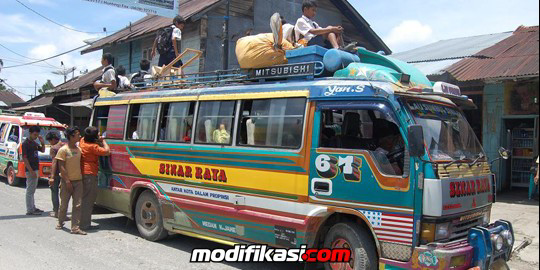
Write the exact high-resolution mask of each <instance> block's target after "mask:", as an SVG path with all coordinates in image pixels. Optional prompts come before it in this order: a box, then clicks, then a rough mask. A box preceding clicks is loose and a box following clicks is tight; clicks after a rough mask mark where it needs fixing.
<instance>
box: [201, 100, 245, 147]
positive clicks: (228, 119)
mask: <svg viewBox="0 0 540 270" xmlns="http://www.w3.org/2000/svg"><path fill="white" fill-rule="evenodd" d="M235 104H236V103H235V101H210V102H201V103H200V105H199V113H198V117H197V130H196V137H195V142H196V143H204V144H222V145H230V144H231V138H232V127H233V125H234V111H235V110H234V107H235Z"/></svg>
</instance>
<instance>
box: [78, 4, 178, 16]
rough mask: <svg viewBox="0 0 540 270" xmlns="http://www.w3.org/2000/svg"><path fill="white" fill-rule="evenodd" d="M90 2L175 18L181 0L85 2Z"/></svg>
mask: <svg viewBox="0 0 540 270" xmlns="http://www.w3.org/2000/svg"><path fill="white" fill-rule="evenodd" d="M85 1H88V2H93V3H98V4H105V5H109V6H114V7H119V8H126V9H132V10H136V11H140V12H144V13H148V14H152V15H159V16H163V17H170V18H174V17H175V16H176V15H178V14H179V13H178V12H179V11H178V1H179V0H85Z"/></svg>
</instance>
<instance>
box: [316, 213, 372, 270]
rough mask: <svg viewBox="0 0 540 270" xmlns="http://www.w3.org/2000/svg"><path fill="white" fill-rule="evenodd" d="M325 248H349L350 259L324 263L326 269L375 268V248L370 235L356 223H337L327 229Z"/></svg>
mask: <svg viewBox="0 0 540 270" xmlns="http://www.w3.org/2000/svg"><path fill="white" fill-rule="evenodd" d="M324 247H325V248H332V249H335V248H338V249H350V250H351V260H350V261H349V262H346V263H325V264H324V268H325V269H326V270H352V269H373V270H374V269H377V267H378V261H377V249H376V247H375V244H374V243H373V240H372V239H371V237H370V235H369V234H368V233H367V232H366V231H365V230H363V229H362V228H361V227H360V226H358V224H355V223H352V222H347V223H338V224H336V225H334V226H332V228H330V231H328V234H327V235H326V237H325V239H324Z"/></svg>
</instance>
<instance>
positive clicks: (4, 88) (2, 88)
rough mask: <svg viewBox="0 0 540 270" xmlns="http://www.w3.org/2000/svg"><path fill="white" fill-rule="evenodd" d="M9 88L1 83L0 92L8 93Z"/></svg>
mask: <svg viewBox="0 0 540 270" xmlns="http://www.w3.org/2000/svg"><path fill="white" fill-rule="evenodd" d="M6 90H7V88H6V87H5V86H4V84H3V83H0V91H6Z"/></svg>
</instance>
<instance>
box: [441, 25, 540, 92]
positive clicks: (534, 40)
mask: <svg viewBox="0 0 540 270" xmlns="http://www.w3.org/2000/svg"><path fill="white" fill-rule="evenodd" d="M538 38H539V36H538V26H531V27H526V26H520V27H519V28H518V29H517V30H516V31H514V33H513V35H512V36H510V37H508V38H506V39H504V40H502V41H501V42H499V43H497V44H495V45H493V46H491V47H489V48H487V49H484V50H482V51H480V52H478V53H477V54H475V55H474V56H472V57H470V58H466V59H464V60H462V61H459V62H457V63H455V64H454V65H452V66H450V67H449V68H448V69H447V71H448V72H449V73H450V74H451V75H452V76H453V77H454V78H456V79H457V80H458V81H472V80H483V79H497V78H520V77H535V76H536V77H537V76H538V75H539V64H538V61H539V58H538V45H539V44H538Z"/></svg>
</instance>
